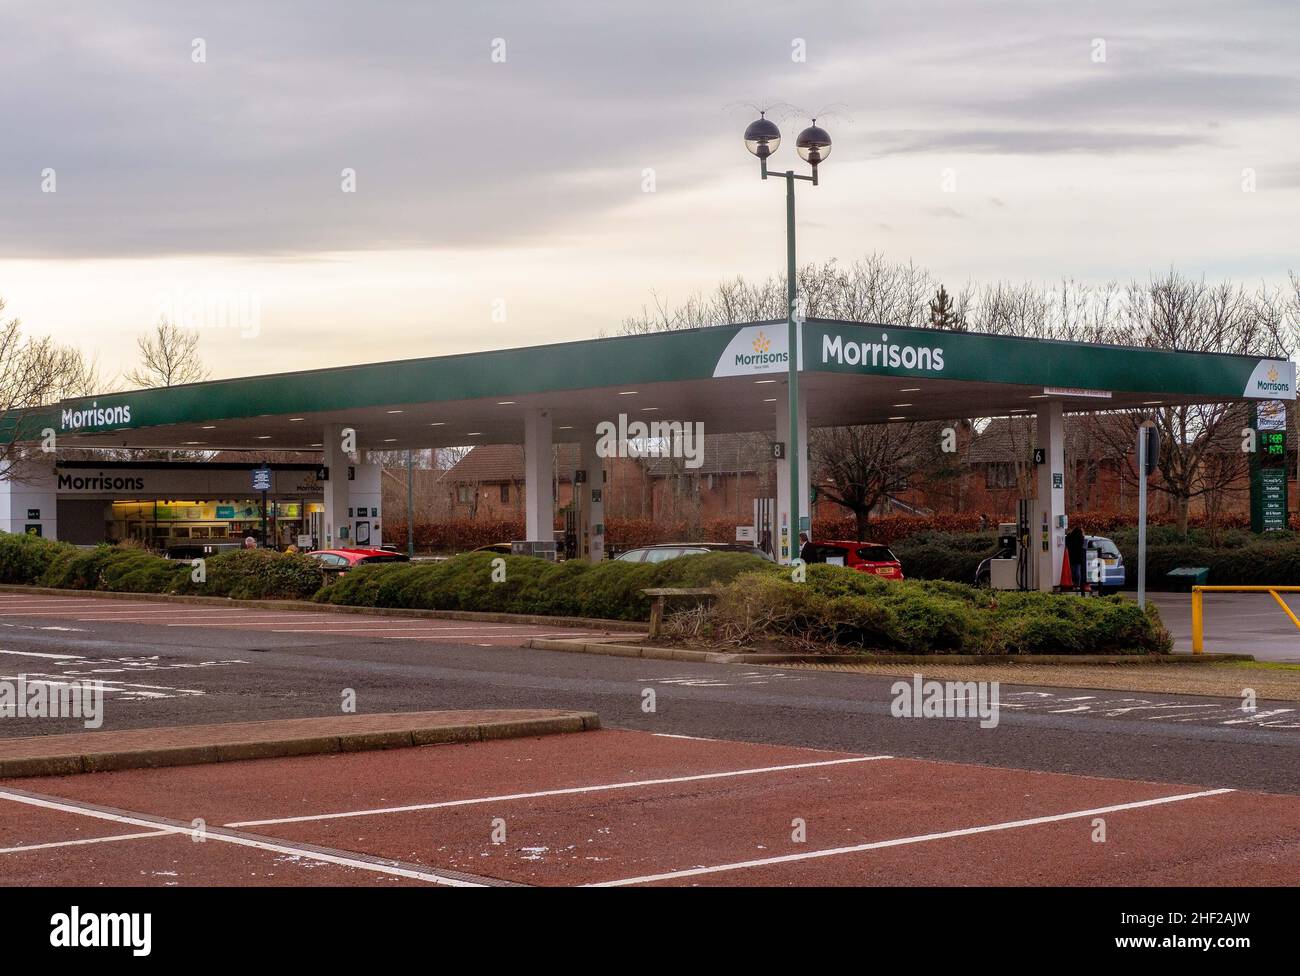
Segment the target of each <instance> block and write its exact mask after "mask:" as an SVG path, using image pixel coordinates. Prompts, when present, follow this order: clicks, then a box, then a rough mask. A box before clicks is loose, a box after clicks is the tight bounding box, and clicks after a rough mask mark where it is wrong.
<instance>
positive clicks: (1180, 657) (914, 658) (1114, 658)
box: [524, 637, 1255, 665]
mask: <svg viewBox="0 0 1300 976" xmlns="http://www.w3.org/2000/svg"><path fill="white" fill-rule="evenodd" d="M524 646H525V647H530V648H533V649H534V650H539V651H564V652H567V653H570V654H607V655H610V656H611V657H642V658H651V659H655V660H660V661H697V662H702V663H706V664H1095V665H1141V664H1214V663H1220V664H1221V663H1224V662H1231V661H1253V660H1255V658H1254V657H1253V656H1252V655H1250V654H1197V655H1191V654H855V653H846V654H757V653H749V652H743V651H736V652H730V651H699V650H688V649H686V648H680V647H651V646H648V645H643V644H611V643H605V642H599V641H583V640H568V639H561V638H550V637H534V638H531V639H530V640H527V641H525V642H524Z"/></svg>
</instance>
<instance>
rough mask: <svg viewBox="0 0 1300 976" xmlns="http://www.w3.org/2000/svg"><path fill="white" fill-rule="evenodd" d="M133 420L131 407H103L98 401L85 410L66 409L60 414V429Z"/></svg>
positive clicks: (125, 422)
mask: <svg viewBox="0 0 1300 976" xmlns="http://www.w3.org/2000/svg"><path fill="white" fill-rule="evenodd" d="M130 422H131V408H130V407H129V406H124V407H101V406H100V405H99V403H98V401H96V402H94V403H92V404H91V405H90V406H89V408H87V409H85V410H64V411H63V412H62V413H61V414H60V415H59V429H60V430H80V429H81V428H82V427H105V426H108V425H110V424H111V425H114V426H121V425H122V424H129V423H130Z"/></svg>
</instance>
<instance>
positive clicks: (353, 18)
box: [0, 0, 1300, 376]
mask: <svg viewBox="0 0 1300 976" xmlns="http://www.w3.org/2000/svg"><path fill="white" fill-rule="evenodd" d="M0 38H3V41H4V56H3V58H0V124H2V125H3V128H2V129H0V133H2V135H0V139H2V141H3V150H0V297H3V298H4V299H5V300H6V301H7V303H8V308H7V310H6V313H5V314H6V316H10V315H16V316H19V317H21V318H22V319H23V321H24V323H25V326H26V327H27V328H28V329H29V330H30V331H32V332H36V333H50V334H54V335H56V336H58V337H59V338H61V339H64V340H65V341H69V342H75V343H77V344H78V345H80V346H82V347H83V348H85V349H87V350H88V351H90V352H93V353H94V354H96V355H97V356H98V358H99V361H100V363H101V366H102V367H103V368H104V369H105V371H106V372H107V373H109V374H112V373H115V372H116V371H118V370H119V369H120V368H122V367H124V366H129V365H131V364H132V359H133V350H132V346H133V342H134V337H135V336H136V335H137V334H138V333H140V332H141V331H143V330H144V329H146V328H148V327H149V325H150V324H151V323H152V322H153V321H154V320H155V319H156V317H157V315H158V314H159V311H160V310H167V309H169V308H175V307H177V306H181V307H183V306H184V305H185V304H186V302H187V301H189V300H192V299H194V298H196V297H197V298H200V299H205V300H206V301H207V302H208V308H209V312H208V313H206V315H205V318H204V321H203V323H202V326H203V328H202V340H201V348H202V350H203V354H204V357H205V360H206V361H207V363H208V364H209V366H210V367H211V368H212V370H213V373H214V375H216V376H233V375H243V374H248V373H254V372H268V371H278V370H285V369H294V368H308V367H316V366H326V365H339V364H343V363H349V362H362V361H373V360H380V359H389V358H402V357H409V356H417V355H436V354H441V353H449V352H459V351H465V350H472V349H486V348H495V347H501V346H509V345H524V344H532V343H539V342H549V341H555V340H560V339H570V338H583V337H588V336H592V335H595V334H598V333H600V332H613V331H616V330H617V329H618V326H619V322H620V320H621V318H622V317H623V316H624V315H627V314H631V313H635V312H637V311H638V310H639V309H640V308H641V307H642V306H643V305H644V304H647V303H651V302H653V301H654V299H655V296H658V297H659V298H660V299H661V300H664V301H667V302H669V303H672V302H674V301H678V300H681V299H683V298H685V297H686V296H688V295H689V294H691V293H692V292H694V291H697V290H700V289H706V288H709V287H711V286H712V285H713V284H714V283H716V282H717V281H718V280H720V279H722V278H725V277H731V276H734V275H736V274H743V275H746V276H753V277H762V276H765V275H767V274H769V273H771V272H774V271H779V270H780V269H782V268H783V267H784V244H785V240H784V233H783V225H782V221H783V205H782V199H781V184H779V183H771V182H769V183H767V184H764V183H762V182H761V181H760V180H759V179H758V173H757V164H756V162H755V161H754V160H753V158H752V157H751V156H749V155H748V154H747V153H746V152H745V150H744V148H743V146H742V144H741V141H740V135H741V133H742V132H743V130H744V127H745V125H746V124H747V123H748V122H749V121H750V120H751V118H752V117H753V116H754V114H755V112H754V111H753V109H752V108H751V107H750V106H754V105H760V104H761V105H773V104H784V105H788V106H795V107H797V108H798V110H799V112H798V113H796V112H793V111H791V110H781V111H779V112H778V113H777V116H778V118H777V121H778V122H779V123H780V124H781V126H782V131H783V133H784V135H785V137H786V140H785V144H784V145H783V146H782V147H781V149H780V150H779V152H778V155H777V161H778V163H779V165H780V166H781V167H783V168H784V167H785V166H789V165H794V164H795V163H796V162H797V160H796V157H795V156H794V153H793V141H794V135H795V134H796V133H797V131H798V130H799V129H800V128H802V126H803V125H805V124H806V118H805V116H807V115H809V114H812V113H816V112H820V113H822V114H821V115H820V116H819V118H820V120H821V122H822V124H823V125H824V126H825V127H826V128H827V129H828V130H830V132H831V135H832V137H833V138H834V141H835V145H834V150H833V153H832V155H831V158H830V159H829V161H828V162H827V163H826V164H825V166H824V168H823V173H822V175H823V180H822V185H821V186H819V187H816V188H812V187H809V186H807V185H801V186H800V188H799V201H798V205H799V212H800V237H799V245H800V259H801V260H825V259H828V258H832V257H835V258H838V259H840V260H841V261H844V262H848V261H851V260H853V259H854V258H856V257H859V256H862V255H864V254H867V253H870V252H873V251H879V252H882V253H884V254H885V255H887V256H888V257H890V258H893V259H898V260H909V259H910V260H912V261H915V262H916V263H917V264H920V265H923V266H925V267H928V268H930V269H931V270H933V271H934V272H935V273H936V274H938V275H939V276H940V277H941V278H942V279H943V280H944V281H945V283H947V284H948V285H949V287H950V289H951V288H955V287H960V285H962V284H963V283H965V282H967V281H989V280H996V279H999V278H1007V279H1012V280H1016V281H1019V280H1024V279H1032V280H1037V281H1043V282H1051V281H1053V280H1055V279H1057V278H1059V277H1060V276H1062V275H1071V276H1074V277H1077V278H1081V279H1084V280H1087V281H1094V282H1098V283H1100V282H1104V281H1106V280H1109V279H1112V278H1117V279H1120V280H1127V279H1130V278H1134V277H1136V278H1146V277H1147V276H1148V275H1149V274H1151V273H1153V272H1156V273H1158V272H1161V271H1164V270H1167V269H1168V268H1169V267H1170V266H1174V267H1177V268H1179V269H1180V270H1183V271H1186V272H1188V273H1191V274H1197V275H1200V274H1204V275H1206V276H1208V277H1211V278H1220V277H1225V276H1231V277H1234V278H1238V279H1243V280H1247V281H1250V282H1258V281H1270V282H1273V281H1280V280H1282V279H1283V278H1284V277H1285V275H1286V272H1287V270H1288V268H1297V269H1298V270H1300V258H1297V248H1296V243H1297V240H1298V239H1300V234H1298V232H1297V227H1298V226H1300V142H1298V140H1297V134H1298V133H1300V125H1298V124H1297V113H1296V106H1297V105H1300V69H1297V67H1296V65H1297V63H1300V4H1297V3H1296V2H1295V0H1257V2H1249V0H1246V2H1235V3H1231V4H1225V3H1222V2H1206V0H1168V2H1136V0H1095V2H1088V0H1075V2H1069V3H1065V2H1061V3H1057V2H1043V0H1039V2H1006V3H974V2H958V0H948V2H945V3H939V2H906V3H904V2H899V0H896V2H892V3H868V2H862V0H854V2H844V3H818V2H807V0H805V2H801V3H798V4H791V3H788V2H782V3H771V4H767V3H763V2H760V0H750V2H747V3H744V4H735V3H707V2H700V0H695V2H691V3H664V2H659V3H652V4H639V3H637V4H630V3H611V2H597V0H586V2H568V3H554V2H548V3H537V2H531V3H492V2H479V3H473V4H466V3H452V2H446V0H435V2H432V3H429V2H424V3H415V2H411V3H392V2H368V3H356V2H348V3H341V2H324V0H321V2H313V3H277V4H273V5H272V4H265V3H260V2H238V0H226V2H222V3H209V4H200V3H186V4H176V3H152V2H135V3H132V2H117V3H114V4H112V5H108V4H103V3H89V2H86V3H81V2H60V3H58V4H33V3H20V2H17V0H0ZM801 51H806V59H803V60H800V59H799V57H798V56H799V54H800V52H801ZM345 169H348V170H351V171H353V172H354V173H355V192H344V189H343V182H344V176H343V171H344V170H345ZM51 171H52V174H51ZM647 171H653V175H652V177H650V176H647ZM1247 171H1250V172H1247ZM1251 172H1253V192H1252V177H1251ZM51 179H52V180H53V184H52V188H53V190H54V192H46V191H48V190H49V189H51ZM651 179H652V180H653V185H652V186H651V185H650V183H649V181H650V180H651ZM647 190H652V192H647ZM214 308H220V309H227V310H231V309H233V310H239V309H242V310H244V312H245V313H247V311H248V310H249V309H252V310H254V311H255V312H256V313H257V318H256V320H255V321H253V323H252V325H251V327H250V326H249V323H248V321H245V322H244V323H243V327H242V328H241V327H239V326H240V323H239V322H236V321H233V320H231V319H229V318H227V317H226V316H225V315H224V314H221V313H214V312H212V311H211V310H212V309H214Z"/></svg>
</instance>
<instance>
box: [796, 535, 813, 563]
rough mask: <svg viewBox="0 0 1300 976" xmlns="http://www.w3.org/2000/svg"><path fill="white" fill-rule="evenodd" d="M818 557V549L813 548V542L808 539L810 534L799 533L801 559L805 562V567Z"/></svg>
mask: <svg viewBox="0 0 1300 976" xmlns="http://www.w3.org/2000/svg"><path fill="white" fill-rule="evenodd" d="M816 555H817V549H816V548H815V547H814V546H813V544H812V542H811V541H810V540H809V539H808V533H807V532H800V533H799V558H800V559H802V560H803V561H804V565H807V564H808V563H810V562H813V559H814V557H815V556H816Z"/></svg>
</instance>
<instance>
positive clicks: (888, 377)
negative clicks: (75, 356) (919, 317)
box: [7, 319, 1296, 450]
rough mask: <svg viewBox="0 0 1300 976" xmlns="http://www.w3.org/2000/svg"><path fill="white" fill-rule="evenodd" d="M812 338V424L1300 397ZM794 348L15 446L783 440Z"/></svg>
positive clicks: (668, 352) (61, 412)
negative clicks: (616, 430)
mask: <svg viewBox="0 0 1300 976" xmlns="http://www.w3.org/2000/svg"><path fill="white" fill-rule="evenodd" d="M801 332H802V337H801V342H800V345H801V356H800V368H801V373H800V376H801V379H800V389H801V390H802V391H805V392H806V395H807V404H808V406H807V409H808V417H809V423H810V424H812V425H813V426H829V425H839V424H866V423H887V422H899V421H915V420H941V419H951V418H955V417H977V416H997V415H1001V414H1007V413H1012V412H1028V413H1033V412H1035V410H1036V406H1037V405H1038V404H1041V403H1042V402H1043V401H1044V400H1049V399H1059V400H1061V401H1063V402H1064V403H1065V404H1066V409H1067V410H1071V411H1083V410H1116V409H1128V408H1135V407H1141V406H1150V405H1155V404H1173V403H1194V402H1214V401H1234V400H1260V399H1269V400H1293V399H1295V385H1296V368H1295V364H1294V363H1293V362H1291V361H1289V360H1283V359H1269V358H1265V357H1261V356H1238V355H1226V354H1219V353H1197V352H1182V351H1173V350H1164V349H1149V348H1135V347H1126V346H1115V345H1104V344H1089V343H1074V342H1059V341H1054V340H1045V339H1024V338H1018V337H1011V336H999V335H986V334H982V333H972V332H951V331H940V330H932V329H917V328H905V327H900V326H884V325H867V324H861V323H853V322H835V321H827V320H820V319H809V320H807V321H806V322H805V323H804V324H803V326H802V330H801ZM786 336H787V326H786V323H785V322H758V323H749V324H745V325H730V326H717V327H713V328H704V329H688V330H680V331H669V332H656V333H650V334H644V335H629V336H615V337H610V338H601V339H591V340H584V341H577V342H561V343H555V344H552V345H542V346H531V347H527V348H517V349H502V350H493V351H488V352H478V353H465V354H460V355H454V356H437V357H430V358H424V359H408V360H399V361H395V362H386V363H367V364H361V365H353V366H340V367H335V368H328V369H314V370H306V371H302V372H293V373H280V374H274V375H264V376H250V377H241V378H237V379H225V380H213V381H209V382H204V383H193V384H189V385H185V386H175V387H167V388H162V389H151V390H137V391H132V392H125V393H111V394H103V395H101V396H96V397H84V398H79V399H75V400H67V401H63V402H62V403H59V404H58V405H57V406H52V407H50V408H47V409H46V410H43V411H39V412H36V413H33V414H29V415H27V416H25V417H23V418H22V419H21V421H19V422H18V423H17V424H15V423H14V422H12V421H11V423H10V424H9V428H10V429H9V431H8V435H7V436H8V438H9V439H15V436H16V439H19V440H35V439H38V438H39V437H40V436H41V431H42V430H44V429H47V428H52V429H53V430H55V431H56V432H57V434H58V442H59V444H60V446H84V447H105V448H109V447H112V448H118V447H128V448H146V447H148V448H152V447H169V448H178V447H189V448H201V449H205V450H215V449H222V448H225V449H234V448H244V449H249V448H254V449H267V450H291V449H311V448H313V447H317V446H319V442H320V441H321V437H322V430H323V426H324V425H326V424H331V423H339V424H345V425H349V426H352V427H354V428H355V429H356V430H357V432H358V444H359V445H360V446H362V447H365V448H367V449H394V448H395V449H400V448H407V447H411V448H422V447H435V446H446V445H453V444H454V445H462V444H474V443H508V442H517V441H520V440H522V436H523V416H524V413H525V411H527V410H528V409H530V408H537V407H541V408H545V409H548V410H550V411H551V413H552V422H553V424H554V426H555V428H556V432H555V439H556V440H566V439H567V440H576V439H577V436H576V435H577V432H578V431H581V430H583V429H584V427H586V426H587V425H592V427H594V425H595V424H596V423H599V422H600V421H602V420H614V419H616V418H617V417H618V416H619V415H620V414H626V415H627V416H629V417H630V418H632V419H638V420H643V421H647V422H648V421H652V420H660V421H681V422H687V421H698V422H702V423H704V425H705V429H706V430H708V431H710V432H717V433H722V432H728V431H743V430H755V431H759V430H770V429H772V425H773V420H774V417H775V411H776V409H777V407H776V406H774V405H775V404H782V403H784V402H785V390H784V382H785V380H784V377H785V373H786V370H787V368H788V349H787V339H786ZM15 427H17V430H16V431H15V430H14V428H15ZM569 431H572V432H574V433H573V434H572V435H568V434H566V432H569Z"/></svg>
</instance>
